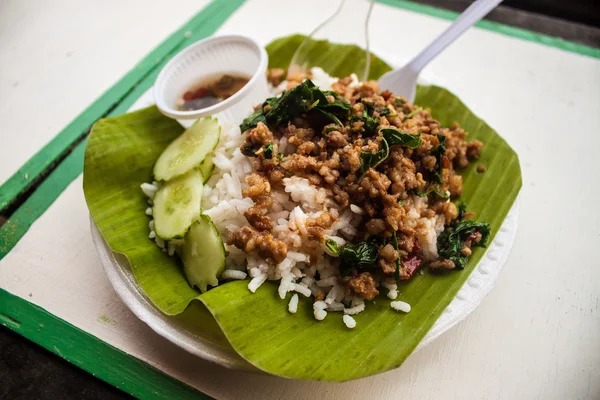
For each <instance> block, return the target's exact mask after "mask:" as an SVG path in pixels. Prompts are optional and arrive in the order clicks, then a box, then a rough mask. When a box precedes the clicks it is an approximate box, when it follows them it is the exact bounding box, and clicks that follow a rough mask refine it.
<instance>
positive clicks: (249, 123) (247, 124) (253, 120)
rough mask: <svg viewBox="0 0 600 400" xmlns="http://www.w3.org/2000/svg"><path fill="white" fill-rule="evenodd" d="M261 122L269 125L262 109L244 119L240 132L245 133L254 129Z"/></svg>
mask: <svg viewBox="0 0 600 400" xmlns="http://www.w3.org/2000/svg"><path fill="white" fill-rule="evenodd" d="M259 122H262V123H267V118H266V117H265V114H264V112H263V109H262V107H261V108H260V109H258V110H256V111H254V112H253V113H252V114H250V115H249V116H248V117H246V118H245V119H244V121H243V122H242V123H241V124H240V130H241V131H242V133H244V132H246V131H247V130H248V129H252V128H254V127H255V126H256V125H258V123H259Z"/></svg>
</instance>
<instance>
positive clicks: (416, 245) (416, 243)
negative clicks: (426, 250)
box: [412, 238, 421, 253]
mask: <svg viewBox="0 0 600 400" xmlns="http://www.w3.org/2000/svg"><path fill="white" fill-rule="evenodd" d="M419 251H421V246H420V245H419V241H418V240H417V238H415V240H414V242H413V250H412V252H413V253H418V252H419Z"/></svg>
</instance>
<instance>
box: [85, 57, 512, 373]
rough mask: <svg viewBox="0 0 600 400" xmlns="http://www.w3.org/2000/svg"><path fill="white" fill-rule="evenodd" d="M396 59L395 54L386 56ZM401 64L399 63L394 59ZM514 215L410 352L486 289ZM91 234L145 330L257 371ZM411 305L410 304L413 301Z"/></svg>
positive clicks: (147, 100) (146, 101) (508, 240)
mask: <svg viewBox="0 0 600 400" xmlns="http://www.w3.org/2000/svg"><path fill="white" fill-rule="evenodd" d="M389 59H390V60H391V61H396V60H395V59H394V57H390V58H389ZM394 64H395V65H401V62H396V63H394ZM420 83H422V84H429V83H435V84H438V85H441V86H443V82H442V81H441V80H440V79H439V78H437V77H434V76H431V75H425V79H420ZM152 104H154V101H153V97H152V93H151V89H150V90H148V91H147V92H146V93H145V94H144V95H142V96H141V97H140V98H139V99H138V100H137V101H136V102H135V103H134V104H133V105H132V106H131V108H130V109H129V111H134V110H137V109H140V108H144V107H148V106H150V105H152ZM518 216H519V201H518V198H517V200H516V201H515V203H514V204H513V206H512V208H511V210H510V211H509V213H508V215H507V217H506V219H505V220H504V222H503V223H502V226H501V227H500V230H499V231H498V233H497V235H496V237H495V238H494V240H493V241H492V243H491V244H490V245H489V246H488V249H487V251H486V253H485V255H484V256H483V258H482V259H481V261H480V262H479V264H477V266H476V267H475V269H474V270H473V272H472V273H471V275H470V276H469V279H468V280H467V282H466V283H465V284H464V285H463V287H462V288H461V289H460V290H459V292H458V294H457V295H456V297H455V298H454V299H453V300H452V301H451V302H450V304H449V305H448V307H447V308H446V309H445V310H444V312H443V313H442V315H441V316H440V318H439V319H438V320H437V321H436V323H435V324H434V325H433V327H432V328H431V329H430V330H429V332H428V333H427V335H426V336H425V337H424V338H423V340H422V341H421V343H420V344H419V346H418V347H417V348H416V350H415V351H418V350H419V349H422V348H423V347H425V346H427V345H428V344H429V343H431V342H433V341H434V340H435V339H436V338H438V337H439V336H440V335H441V334H442V333H444V332H446V331H447V330H448V329H450V328H452V327H453V326H454V325H456V324H458V323H459V322H460V321H462V320H463V319H465V318H466V317H467V316H468V315H469V314H470V313H471V312H472V311H473V310H474V309H475V308H476V307H477V306H478V305H479V304H480V303H481V301H482V300H483V299H484V298H485V296H486V295H487V294H488V293H489V292H490V290H491V289H492V286H493V285H494V282H495V280H496V278H497V277H498V274H499V273H500V270H501V269H502V266H503V265H504V264H505V263H506V260H507V258H508V255H509V253H510V250H511V248H512V245H513V243H514V240H515V236H516V233H517V224H518ZM90 222H91V230H92V237H93V240H94V243H95V245H96V248H97V250H98V253H99V255H100V260H101V262H102V265H103V267H104V270H105V271H106V275H107V276H108V279H109V281H110V283H111V284H112V286H113V288H114V289H115V291H116V292H117V294H118V295H119V297H120V298H121V299H122V300H123V302H124V303H125V305H127V307H129V309H130V310H131V311H132V312H133V313H134V314H135V315H136V316H137V317H138V318H139V319H141V320H142V321H144V322H145V323H146V324H148V326H149V327H150V328H152V329H153V330H154V331H155V332H157V333H158V334H159V335H161V336H163V337H164V338H166V339H167V340H169V341H171V342H172V343H174V344H175V345H177V346H179V347H181V348H182V349H184V350H186V351H188V352H190V353H192V354H194V355H197V356H199V357H201V358H203V359H206V360H208V361H212V362H215V363H217V364H220V365H222V366H225V367H228V368H236V369H245V370H254V371H258V369H256V368H255V367H253V366H252V365H250V364H249V363H248V362H247V361H245V360H244V359H242V358H241V357H240V356H239V355H238V354H237V353H236V352H235V351H233V350H232V349H231V348H228V347H223V346H219V345H216V344H214V343H212V342H210V341H208V340H206V339H205V338H203V337H202V336H201V335H199V334H198V333H197V332H196V333H195V332H194V329H192V328H191V327H190V326H187V325H186V324H185V322H184V321H182V320H181V319H179V318H177V317H169V316H166V315H164V314H163V313H161V312H160V311H159V310H158V309H157V308H156V307H154V306H153V305H152V303H151V302H150V300H149V299H148V298H147V297H146V295H145V294H144V293H143V292H142V290H141V289H140V287H139V286H138V285H137V282H136V281H135V278H134V277H133V274H132V272H131V269H130V267H129V263H128V262H127V260H126V259H125V257H123V256H121V255H119V254H115V253H113V252H112V251H111V249H110V248H109V247H108V244H107V243H106V242H105V241H104V239H103V238H102V235H101V234H100V232H99V231H98V228H97V227H96V225H95V223H94V222H93V221H92V220H91V219H90ZM413 306H415V305H413Z"/></svg>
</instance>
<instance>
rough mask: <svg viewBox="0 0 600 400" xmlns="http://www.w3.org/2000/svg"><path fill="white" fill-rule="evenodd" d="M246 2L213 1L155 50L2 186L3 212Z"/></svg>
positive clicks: (0, 187) (0, 202) (1, 203)
mask: <svg viewBox="0 0 600 400" xmlns="http://www.w3.org/2000/svg"><path fill="white" fill-rule="evenodd" d="M243 3H244V0H213V1H212V2H211V3H209V4H208V5H207V6H206V7H205V8H204V9H202V10H201V11H200V12H199V13H198V14H196V15H195V16H194V17H193V18H192V19H190V20H189V21H188V22H187V23H186V24H184V25H183V26H182V27H181V28H179V29H178V30H177V31H176V32H175V33H173V34H172V35H171V36H169V38H167V39H166V40H165V41H164V42H163V43H161V44H160V45H159V46H158V47H156V48H155V49H154V50H152V51H151V52H150V53H149V54H148V55H147V56H146V57H144V58H143V59H142V60H141V61H140V62H139V63H138V64H137V65H136V66H135V67H133V69H131V70H130V71H129V72H128V73H127V74H126V75H125V76H124V77H123V78H121V79H120V80H119V81H118V82H117V83H116V84H114V85H113V86H112V87H111V88H110V89H109V90H107V91H106V92H105V93H104V94H103V95H102V96H100V98H98V99H97V100H96V101H95V102H93V103H92V104H91V105H90V106H89V107H88V108H87V109H86V110H85V111H83V112H82V113H81V114H80V115H78V116H77V117H76V118H75V119H74V120H73V121H72V122H71V123H70V124H69V125H67V126H66V127H65V128H64V129H63V130H62V131H61V132H60V133H59V134H58V135H56V136H55V137H54V138H53V139H52V140H51V141H50V142H49V143H48V144H46V145H45V146H44V147H43V148H42V149H41V150H39V151H38V152H37V153H36V154H35V155H34V156H33V157H32V158H30V159H29V160H28V161H27V162H26V163H25V164H24V165H23V166H22V167H21V168H19V170H18V171H17V172H15V174H13V175H12V176H11V177H10V178H9V179H8V180H7V181H6V182H5V183H4V184H3V185H2V186H0V212H1V211H2V210H4V209H6V208H7V207H9V206H10V205H11V204H12V202H13V201H14V200H15V199H16V198H17V197H18V196H19V195H20V194H21V193H23V192H24V191H26V190H27V189H28V188H29V187H30V186H31V185H33V184H35V183H36V182H38V181H39V180H40V179H41V178H43V173H44V171H46V170H48V169H49V168H51V167H52V166H53V165H54V164H55V163H56V162H57V160H60V159H61V158H62V157H64V155H65V154H67V153H68V152H69V151H70V149H72V147H73V145H74V144H75V143H77V141H78V140H80V139H81V138H82V137H83V136H84V135H85V134H86V133H87V132H88V131H89V128H90V127H91V126H92V124H93V123H94V122H95V121H97V120H98V119H99V118H102V117H104V116H106V115H108V114H109V113H111V111H114V109H115V108H116V107H118V106H119V105H120V104H121V103H122V100H123V99H125V98H127V97H131V96H130V95H131V94H132V92H136V93H137V92H138V91H139V90H138V84H139V82H141V81H142V80H144V79H145V78H147V77H148V76H149V75H152V76H156V74H157V73H158V72H157V71H158V70H159V69H160V66H162V65H164V63H165V62H166V61H167V60H168V59H170V58H171V57H172V56H173V55H175V54H176V53H177V52H178V51H179V50H181V49H182V48H183V47H185V46H187V45H188V44H189V43H191V42H193V41H195V40H198V39H201V38H204V37H207V36H210V34H212V33H213V32H214V31H215V30H216V29H217V28H218V27H219V26H221V25H222V24H223V22H224V21H225V20H226V19H227V18H228V17H229V16H230V15H231V14H232V13H233V12H235V11H236V10H237V9H238V8H239V6H240V5H241V4H243ZM113 114H114V112H113Z"/></svg>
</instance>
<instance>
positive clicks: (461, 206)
mask: <svg viewBox="0 0 600 400" xmlns="http://www.w3.org/2000/svg"><path fill="white" fill-rule="evenodd" d="M466 211H467V203H465V202H462V201H459V202H458V217H457V218H456V220H457V221H459V222H460V221H462V220H463V219H464V218H465V212H466Z"/></svg>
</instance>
